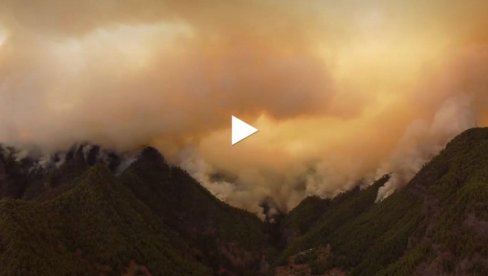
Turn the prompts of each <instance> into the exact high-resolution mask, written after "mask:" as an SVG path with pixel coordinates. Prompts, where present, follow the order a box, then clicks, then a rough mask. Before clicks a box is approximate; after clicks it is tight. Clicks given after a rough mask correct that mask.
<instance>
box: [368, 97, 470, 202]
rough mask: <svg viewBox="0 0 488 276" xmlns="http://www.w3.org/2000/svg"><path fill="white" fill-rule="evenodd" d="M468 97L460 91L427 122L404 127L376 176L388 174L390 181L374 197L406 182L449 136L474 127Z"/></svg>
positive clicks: (390, 191)
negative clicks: (405, 128)
mask: <svg viewBox="0 0 488 276" xmlns="http://www.w3.org/2000/svg"><path fill="white" fill-rule="evenodd" d="M476 121H477V120H476V116H475V114H474V108H473V106H472V99H471V97H469V96H466V95H464V94H461V95H457V96H453V97H451V98H448V99H447V100H445V101H444V103H443V104H442V105H441V106H440V108H439V110H438V111H437V112H436V113H435V114H434V117H433V118H432V121H431V122H426V121H423V120H418V121H415V122H413V123H412V124H411V125H410V126H409V127H408V128H407V130H406V132H405V134H404V136H403V138H402V139H401V141H400V143H399V144H398V147H397V148H396V149H395V150H394V151H393V154H392V156H391V157H390V158H389V159H388V160H387V161H386V163H385V165H384V167H383V168H381V169H380V170H379V172H378V176H379V177H380V176H382V175H385V174H387V173H391V174H392V175H391V177H390V180H389V181H388V182H387V183H386V184H385V185H384V186H383V187H381V188H380V190H379V191H378V197H377V200H378V201H381V200H383V199H385V198H386V197H388V196H390V195H391V194H392V193H393V192H394V191H395V190H397V189H398V188H401V187H402V186H403V185H405V184H407V183H408V182H409V181H410V180H411V179H412V178H413V177H414V176H415V174H416V173H417V172H418V171H419V170H420V169H421V168H422V166H424V165H425V164H426V163H427V162H428V161H429V160H431V159H432V157H434V156H435V155H436V154H438V153H439V152H440V151H441V150H442V149H443V148H444V147H445V145H446V144H447V142H449V141H450V140H451V139H452V138H454V137H455V136H456V135H458V134H459V133H461V132H463V131H465V130H467V129H469V128H472V127H475V126H476Z"/></svg>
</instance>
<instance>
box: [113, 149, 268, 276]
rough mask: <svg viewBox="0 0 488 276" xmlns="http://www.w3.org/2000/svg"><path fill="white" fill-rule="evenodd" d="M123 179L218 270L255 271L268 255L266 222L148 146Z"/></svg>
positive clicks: (203, 259)
mask: <svg viewBox="0 0 488 276" xmlns="http://www.w3.org/2000/svg"><path fill="white" fill-rule="evenodd" d="M120 179H121V181H122V182H123V183H125V185H126V186H127V187H129V188H130V189H131V191H132V192H133V193H134V195H136V196H137V197H138V198H139V199H140V200H141V201H143V202H145V203H146V204H147V206H148V207H149V208H150V209H151V211H153V213H154V214H156V215H158V216H159V217H160V218H161V219H162V220H163V221H164V222H165V224H166V225H168V226H169V227H170V228H171V229H174V230H176V231H177V232H178V233H180V234H181V235H182V236H183V237H184V238H185V240H189V241H191V243H192V244H194V245H195V249H196V250H197V251H196V252H194V254H195V256H196V257H197V258H199V259H201V260H202V261H203V262H204V263H206V264H208V265H209V266H211V267H213V268H214V270H216V271H227V270H230V271H235V270H237V271H241V272H244V273H249V274H251V275H252V274H253V273H255V272H256V271H258V270H259V269H260V265H261V261H262V260H264V258H265V256H266V255H267V252H266V250H267V247H268V246H267V244H266V242H267V236H266V234H265V233H264V231H263V230H264V226H263V223H262V222H261V221H260V220H259V219H258V218H257V217H256V216H255V215H252V214H250V213H248V212H245V211H243V210H239V209H237V208H233V207H231V206H229V205H227V204H226V203H224V202H222V201H220V200H218V199H216V198H215V197H214V196H213V195H212V194H210V192H208V191H207V190H206V189H205V188H203V187H202V186H201V185H200V184H199V183H198V182H197V181H196V180H194V179H193V178H192V177H190V176H189V175H188V173H186V172H185V171H183V170H181V169H180V168H177V167H170V166H169V165H167V164H166V162H165V161H164V159H163V157H162V156H161V155H160V153H159V152H158V151H157V150H155V149H153V148H146V149H145V150H144V151H143V152H142V154H141V156H140V158H139V159H138V160H137V161H136V162H134V163H133V164H132V165H131V166H130V167H129V168H128V169H127V170H126V171H125V172H124V173H123V174H122V175H121V176H120Z"/></svg>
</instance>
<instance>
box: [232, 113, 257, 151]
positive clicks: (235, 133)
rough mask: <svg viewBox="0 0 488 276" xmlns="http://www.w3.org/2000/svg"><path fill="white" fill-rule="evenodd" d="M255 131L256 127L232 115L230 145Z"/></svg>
mask: <svg viewBox="0 0 488 276" xmlns="http://www.w3.org/2000/svg"><path fill="white" fill-rule="evenodd" d="M257 131H258V129H257V128H255V127H253V126H251V125H250V124H248V123H246V122H244V121H243V120H241V119H239V118H237V117H235V116H232V145H234V144H236V143H238V142H240V141H242V140H244V139H246V138H247V137H249V136H251V135H253V134H254V133H256V132H257Z"/></svg>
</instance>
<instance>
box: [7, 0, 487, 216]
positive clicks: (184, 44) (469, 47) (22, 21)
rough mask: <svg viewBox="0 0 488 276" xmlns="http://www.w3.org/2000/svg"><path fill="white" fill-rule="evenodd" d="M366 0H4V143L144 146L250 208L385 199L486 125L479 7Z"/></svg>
mask: <svg viewBox="0 0 488 276" xmlns="http://www.w3.org/2000/svg"><path fill="white" fill-rule="evenodd" d="M374 2H375V3H370V2H368V3H366V2H364V1H342V2H340V3H332V2H327V1H307V2H306V3H305V2H303V3H302V2H299V1H264V2H263V1H253V0H251V1H232V2H228V1H204V2H195V3H192V4H188V3H185V2H182V1H155V0H142V1H132V0H122V1H120V0H119V1H115V0H103V1H61V0H47V1H37V0H34V1H29V2H28V3H27V2H25V1H17V0H15V1H14V0H4V1H2V2H1V3H0V118H1V120H0V141H1V142H2V143H7V144H13V145H17V146H20V147H23V148H41V149H42V150H44V151H47V152H50V151H56V150H59V149H63V148H67V147H69V146H70V145H71V144H73V143H75V142H80V141H91V142H93V143H97V144H101V145H103V146H109V147H111V148H116V149H120V150H130V149H132V148H137V147H140V146H141V145H152V146H155V147H157V148H159V149H160V150H161V151H162V152H163V153H164V155H165V156H166V158H167V159H168V160H170V161H171V162H172V163H174V164H177V165H181V166H182V167H184V168H185V169H187V170H188V171H189V172H190V173H191V174H192V175H193V176H194V177H195V178H197V179H198V180H199V181H200V182H202V184H203V185H204V186H205V187H206V188H208V189H209V190H210V191H211V192H212V193H214V194H215V195H217V196H218V197H219V198H221V199H222V200H225V201H227V202H229V203H231V204H233V205H235V206H239V207H242V208H246V209H248V210H252V211H255V212H260V207H259V205H260V203H261V202H263V201H266V202H273V208H275V209H279V210H280V211H287V210H289V209H291V208H293V207H294V206H295V205H296V204H298V202H300V200H302V199H303V198H304V197H306V196H309V195H319V196H322V197H334V196H336V195H337V194H339V193H342V192H344V191H347V190H349V189H351V188H353V187H356V186H358V185H359V186H365V185H368V184H370V183H371V182H372V180H374V179H375V177H377V176H379V175H381V174H383V173H392V178H391V180H390V182H388V183H387V184H386V185H385V186H384V187H383V188H382V189H381V191H380V193H379V195H378V200H381V199H383V198H384V197H386V196H388V195H389V194H391V193H392V192H393V191H394V190H396V189H398V188H400V187H402V186H403V185H405V184H406V183H407V182H408V181H409V180H410V179H411V177H412V176H413V175H414V174H415V173H416V172H417V171H418V169H419V168H420V167H421V166H422V165H423V164H424V163H425V162H427V161H428V160H429V159H430V158H431V157H432V156H433V155H435V154H436V153H437V152H439V150H440V149H442V147H443V146H444V145H445V143H446V142H447V141H448V140H449V139H451V138H452V137H454V136H455V135H457V134H458V133H460V132H461V131H463V130H465V129H466V128H469V127H472V126H474V125H480V126H485V125H486V124H487V123H488V111H487V109H486V106H487V105H488V91H487V87H488V77H487V76H488V32H487V30H486V26H487V25H488V22H487V19H486V16H485V14H484V12H483V11H485V10H486V8H488V4H487V3H480V2H479V1H473V2H472V3H471V1H468V2H470V3H466V1H463V3H458V2H455V1H452V2H451V3H450V4H449V5H446V4H445V3H435V2H429V3H425V1H418V3H411V4H409V5H406V4H405V2H404V1H381V0H379V1H374ZM414 2H415V1H414ZM468 19H469V20H468ZM231 115H236V116H238V117H240V118H242V119H244V120H246V121H248V122H250V123H252V124H254V125H255V126H256V127H258V128H259V129H260V132H259V133H258V134H257V135H254V136H253V137H250V138H249V139H247V140H246V141H244V142H243V143H240V144H238V145H237V146H231V145H230V138H229V137H230V129H229V128H230V116H231Z"/></svg>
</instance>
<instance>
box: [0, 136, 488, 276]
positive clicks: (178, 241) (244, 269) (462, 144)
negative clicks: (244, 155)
mask: <svg viewBox="0 0 488 276" xmlns="http://www.w3.org/2000/svg"><path fill="white" fill-rule="evenodd" d="M0 153H1V154H0V195H1V196H0V198H2V199H0V267H1V268H2V274H3V275H18V274H19V273H22V274H23V275H53V274H60V275H63V274H75V275H94V274H102V275H113V274H126V275H212V274H213V275H330V274H333V275H344V274H346V275H412V274H414V275H425V274H428V275H438V274H447V275H449V274H455V275H484V274H487V273H488V261H486V260H488V250H487V249H486V248H488V129H487V128H478V129H471V130H468V131H466V132H464V133H462V134H460V135H459V136H457V137H456V138H455V139H453V140H452V141H451V142H450V143H449V144H448V145H447V146H446V147H445V149H444V150H442V152H440V153H439V154H438V155H437V156H436V157H434V158H433V159H432V160H431V161H430V162H428V163H427V164H426V165H425V166H424V167H423V168H422V169H421V170H420V171H419V173H418V174H417V175H416V176H415V177H414V178H413V179H412V180H411V181H410V183H409V184H408V185H407V186H405V187H404V188H402V189H400V190H398V191H396V192H395V193H394V194H392V195H391V196H390V197H388V198H386V199H385V200H383V201H381V202H376V196H377V192H378V189H379V188H380V187H381V186H382V185H384V184H385V183H386V182H387V181H388V180H389V176H388V175H386V176H384V177H382V178H380V179H378V180H377V181H376V182H375V183H373V184H372V185H369V186H367V187H366V188H364V189H359V188H355V189H353V190H351V191H348V192H345V193H343V194H341V195H339V196H338V197H336V198H333V199H320V198H317V197H309V198H306V199H304V200H303V201H302V202H301V203H300V204H299V205H298V206H297V207H296V208H294V209H293V210H291V211H290V212H289V213H288V214H281V215H280V216H277V217H276V218H274V219H272V220H266V221H261V220H259V219H258V218H257V216H255V215H254V214H251V213H248V212H246V211H244V210H240V209H238V208H235V207H232V206H230V205H228V204H227V203H225V202H222V201H220V200H219V199H217V198H216V197H214V196H213V195H212V194H211V193H210V192H209V191H208V190H206V189H205V188H204V187H203V186H201V185H200V183H198V182H197V181H196V180H195V179H193V178H192V177H191V176H190V175H189V174H188V173H187V172H186V171H184V170H183V169H181V168H178V167H175V166H171V165H169V164H168V163H167V162H166V161H165V159H164V157H163V156H162V155H161V154H160V153H159V152H158V151H157V150H156V149H154V148H150V147H146V148H144V149H143V150H141V151H139V152H137V153H132V154H129V155H118V154H116V153H114V152H110V151H107V150H104V149H101V148H99V147H97V146H94V145H87V144H85V145H78V146H75V147H72V149H71V150H69V151H68V152H65V153H61V154H60V153H58V154H55V155H53V156H52V157H51V158H50V159H49V160H50V162H47V163H44V166H43V167H39V163H40V162H39V160H37V161H36V160H33V159H30V158H28V157H24V158H18V156H17V155H16V154H15V150H14V149H8V150H5V149H4V148H3V147H2V148H1V149H0ZM46 164H47V165H46ZM32 168H38V169H32ZM41 168H42V169H41ZM121 168H123V169H121Z"/></svg>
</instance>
